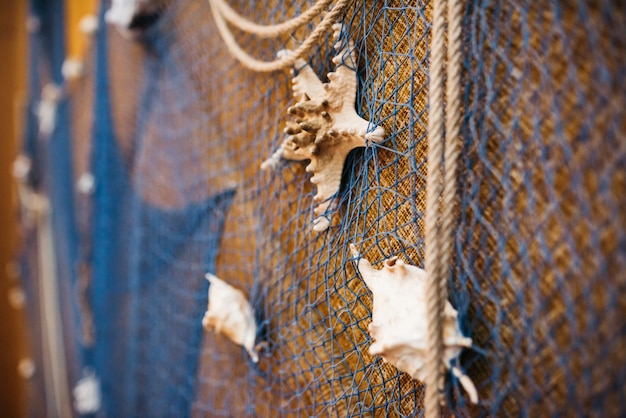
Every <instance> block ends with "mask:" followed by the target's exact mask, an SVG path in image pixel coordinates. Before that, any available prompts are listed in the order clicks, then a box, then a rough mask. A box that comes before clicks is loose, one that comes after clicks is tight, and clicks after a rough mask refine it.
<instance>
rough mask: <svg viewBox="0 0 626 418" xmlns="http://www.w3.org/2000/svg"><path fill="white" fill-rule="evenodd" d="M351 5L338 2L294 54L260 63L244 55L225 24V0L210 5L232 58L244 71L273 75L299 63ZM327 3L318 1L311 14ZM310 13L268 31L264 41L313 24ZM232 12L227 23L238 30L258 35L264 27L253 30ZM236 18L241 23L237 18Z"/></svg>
mask: <svg viewBox="0 0 626 418" xmlns="http://www.w3.org/2000/svg"><path fill="white" fill-rule="evenodd" d="M348 1H349V0H339V1H337V3H336V4H335V6H334V7H333V8H332V10H331V11H330V12H328V13H327V14H326V16H324V19H322V21H321V22H320V23H319V24H318V25H317V26H316V27H315V29H314V30H313V32H311V34H310V35H309V36H308V38H306V39H305V41H304V42H303V43H302V44H301V45H300V46H299V47H298V48H297V49H296V50H295V51H293V52H292V53H290V54H284V55H283V56H281V57H280V58H278V59H276V60H274V61H261V60H258V59H256V58H254V57H252V56H251V55H250V54H248V53H247V52H246V51H244V50H243V49H242V48H241V47H240V46H239V44H238V43H237V41H236V40H235V37H234V36H233V34H232V32H231V31H230V29H229V28H228V24H227V22H226V20H227V17H226V15H228V12H226V15H225V14H224V10H225V9H223V7H224V6H225V4H224V3H223V2H222V0H209V3H210V4H211V12H212V14H213V18H214V20H215V24H216V26H217V29H218V31H219V33H220V36H221V37H222V39H223V40H224V43H225V44H226V46H227V48H228V50H229V52H230V53H231V55H232V56H233V57H235V58H236V59H237V60H238V61H239V62H240V63H241V64H242V65H243V66H244V67H246V68H248V69H250V70H252V71H256V72H266V73H269V72H272V71H280V70H284V69H286V68H289V67H292V66H293V65H294V64H295V62H296V61H297V60H298V58H300V57H302V56H303V55H305V54H306V53H307V52H308V51H309V50H310V49H311V48H312V47H313V46H314V45H315V44H316V43H317V42H318V41H319V40H320V38H321V37H322V36H323V35H324V34H326V33H327V32H328V31H329V29H330V28H331V27H332V25H333V24H334V23H335V22H336V21H337V20H338V19H339V17H340V16H341V15H342V14H343V11H344V9H345V7H346V5H347V4H348ZM328 3H330V2H328V1H327V0H319V1H318V3H316V4H315V5H314V6H313V8H312V9H311V10H315V11H317V12H318V13H321V11H322V10H323V8H324V7H325V5H327V4H328ZM311 10H309V11H308V12H305V13H304V14H302V15H301V16H300V17H298V18H294V19H292V20H290V21H287V22H285V23H284V24H282V25H274V29H272V30H268V31H267V32H265V35H263V36H262V37H268V36H269V35H270V34H272V35H274V34H276V33H278V32H282V33H285V32H287V31H288V30H291V28H292V27H293V28H294V29H295V28H296V27H298V26H300V25H303V24H305V23H307V19H308V22H310V21H311V20H312V19H313V17H315V14H314V13H313V12H311ZM231 11H232V13H233V14H231V15H229V17H228V19H230V20H229V21H230V22H231V23H232V24H233V25H234V26H236V27H237V28H238V29H240V30H243V31H248V32H250V30H256V31H258V28H260V27H262V26H260V25H256V24H254V28H253V27H251V26H250V25H247V24H245V23H244V22H248V21H247V20H245V19H243V18H242V17H241V16H239V15H237V14H236V12H235V11H234V10H232V9H231ZM236 16H238V17H239V18H241V19H239V18H237V17H236ZM248 23H252V22H248ZM244 28H245V29H244ZM270 28H271V27H270ZM288 28H289V29H288ZM261 32H263V31H261ZM250 33H254V32H250ZM276 36H278V35H276Z"/></svg>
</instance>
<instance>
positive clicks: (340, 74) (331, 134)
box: [261, 25, 385, 232]
mask: <svg viewBox="0 0 626 418" xmlns="http://www.w3.org/2000/svg"><path fill="white" fill-rule="evenodd" d="M333 28H334V30H335V32H334V39H335V40H337V39H338V38H339V34H340V32H341V25H335V26H333ZM350 50H351V51H352V52H349V51H350ZM289 53H290V52H289V51H280V53H279V57H284V56H285V55H286V54H289ZM333 62H334V63H335V64H341V63H344V62H356V57H355V54H354V45H353V43H352V42H348V45H347V46H345V47H344V48H343V49H341V50H339V51H338V53H337V56H335V57H334V58H333ZM294 66H295V68H299V70H298V75H296V76H295V77H294V78H293V80H292V83H293V86H292V89H293V92H294V96H295V97H297V98H298V103H297V104H296V105H295V106H291V107H289V109H288V113H290V114H292V115H294V117H295V118H296V120H295V121H289V122H287V127H286V128H285V133H286V134H288V136H287V137H286V138H285V139H284V140H283V143H282V144H281V146H280V147H279V148H278V150H277V151H276V152H274V154H273V155H272V156H271V157H270V158H269V159H267V160H266V161H264V162H263V163H262V164H261V169H267V168H273V167H275V166H276V165H277V163H278V161H279V160H280V159H286V160H294V161H301V160H309V161H310V163H309V165H308V167H307V172H312V173H313V174H314V176H313V177H314V178H316V179H317V181H316V183H315V184H316V187H317V194H318V195H319V196H320V198H319V199H316V206H315V210H314V213H315V216H316V219H315V220H314V221H313V223H314V225H315V226H314V227H313V230H315V231H318V232H319V231H325V230H326V229H328V227H329V226H330V224H331V222H330V219H329V215H328V214H327V210H328V209H329V208H330V207H331V206H332V204H333V199H334V197H335V195H336V194H337V191H338V190H339V186H340V185H341V173H342V171H343V166H344V163H345V160H346V157H347V156H348V153H350V151H352V150H353V149H354V148H357V147H364V146H365V145H366V141H372V142H380V141H382V140H383V139H384V135H385V130H384V129H383V128H382V127H380V126H378V127H374V129H373V130H372V131H371V132H369V133H366V132H367V128H368V126H369V125H370V123H369V122H368V121H366V120H365V119H363V118H361V117H360V116H359V115H358V114H357V113H356V110H355V107H354V103H355V101H356V90H357V78H356V73H355V71H354V70H353V69H351V68H349V67H348V66H346V65H339V66H338V67H337V68H336V69H335V71H333V72H330V73H328V75H327V76H328V78H329V80H330V82H328V83H322V82H321V81H320V79H319V78H318V76H317V75H316V74H315V73H314V72H313V70H312V69H311V67H310V66H309V65H308V64H307V63H306V62H304V60H302V59H298V60H297V61H296V63H295V64H294ZM321 217H324V219H321Z"/></svg>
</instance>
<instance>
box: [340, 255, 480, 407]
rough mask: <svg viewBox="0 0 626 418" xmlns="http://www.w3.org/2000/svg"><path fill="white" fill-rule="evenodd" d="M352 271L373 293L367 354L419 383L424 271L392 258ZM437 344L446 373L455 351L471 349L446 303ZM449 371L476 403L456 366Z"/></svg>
mask: <svg viewBox="0 0 626 418" xmlns="http://www.w3.org/2000/svg"><path fill="white" fill-rule="evenodd" d="M350 250H351V252H352V254H353V255H354V256H355V257H358V256H359V252H358V251H357V249H356V247H355V246H354V245H353V244H350ZM358 270H359V272H360V273H361V275H362V276H363V280H364V281H365V284H366V285H367V287H368V288H369V289H370V290H371V291H372V294H373V309H372V322H371V323H370V325H369V333H370V336H371V337H372V338H373V339H374V340H375V341H374V342H373V343H372V345H371V346H370V349H369V352H370V354H371V355H374V356H375V355H380V356H382V358H383V360H384V361H386V362H389V363H391V364H393V365H394V366H396V367H397V368H398V369H399V370H401V371H403V372H405V373H408V374H409V375H411V376H412V377H413V378H416V379H419V380H422V381H423V380H424V369H423V367H424V360H425V358H426V342H427V322H426V318H427V315H426V295H425V285H426V280H427V275H426V271H424V270H423V269H421V268H419V267H415V266H412V265H409V264H406V263H404V262H403V261H402V260H399V259H398V258H397V257H393V258H390V259H387V260H385V262H384V266H383V269H382V270H377V269H375V268H373V267H372V265H371V264H370V262H369V261H368V260H367V259H365V258H361V259H360V260H359V261H358ZM443 345H444V352H443V361H444V363H445V365H446V367H447V368H449V369H450V368H451V361H452V360H453V359H456V358H457V357H458V356H459V354H460V353H461V350H462V349H463V348H464V347H471V346H472V340H471V338H468V337H464V336H463V335H462V334H461V330H460V329H459V325H458V321H457V311H456V310H455V309H454V307H452V305H451V304H450V302H448V301H446V305H445V309H444V323H443ZM452 372H453V373H454V375H455V376H456V377H457V378H458V379H459V381H460V383H461V385H462V386H463V388H464V389H465V391H466V392H467V394H468V395H469V398H470V400H471V401H472V402H473V403H477V402H478V393H477V391H476V387H475V386H474V383H473V382H472V380H471V379H470V378H469V377H468V376H467V375H465V374H464V373H463V372H462V371H461V369H460V368H458V367H457V366H452Z"/></svg>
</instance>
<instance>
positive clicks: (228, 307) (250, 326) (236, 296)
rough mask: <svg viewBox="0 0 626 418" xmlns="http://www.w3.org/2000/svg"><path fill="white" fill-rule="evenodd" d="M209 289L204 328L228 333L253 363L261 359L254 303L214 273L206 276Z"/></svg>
mask: <svg viewBox="0 0 626 418" xmlns="http://www.w3.org/2000/svg"><path fill="white" fill-rule="evenodd" d="M206 278H207V280H208V281H209V282H210V283H211V285H210V286H209V306H208V309H207V311H206V313H205V314H204V318H202V326H203V327H204V328H205V329H207V330H215V331H217V332H219V333H222V334H224V335H225V336H226V337H228V338H229V339H230V340H231V341H233V342H234V343H235V344H238V345H241V346H243V347H244V348H245V349H246V351H248V354H250V357H251V358H252V361H254V362H255V363H257V362H258V361H259V356H258V352H257V349H256V347H255V345H254V341H255V339H256V328H257V326H256V320H255V319H254V312H253V311H252V307H251V306H250V302H248V299H246V297H245V295H244V294H243V292H242V291H241V290H239V289H236V288H234V287H233V286H231V285H229V284H228V283H226V282H225V281H224V280H222V279H220V278H219V277H216V276H214V275H212V274H210V273H209V274H207V275H206Z"/></svg>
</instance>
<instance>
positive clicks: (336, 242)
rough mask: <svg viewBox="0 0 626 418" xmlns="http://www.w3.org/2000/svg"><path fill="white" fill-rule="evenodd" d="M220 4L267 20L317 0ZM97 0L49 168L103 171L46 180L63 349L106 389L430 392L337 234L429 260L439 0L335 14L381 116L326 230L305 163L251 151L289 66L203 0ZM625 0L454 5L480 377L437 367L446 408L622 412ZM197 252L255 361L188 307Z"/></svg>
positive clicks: (375, 403) (336, 408)
mask: <svg viewBox="0 0 626 418" xmlns="http://www.w3.org/2000/svg"><path fill="white" fill-rule="evenodd" d="M229 4H231V6H232V7H233V8H234V9H235V10H236V11H237V12H238V13H240V14H241V15H243V16H245V17H246V18H247V19H249V20H251V21H254V22H257V23H259V24H271V23H279V22H282V21H285V20H287V19H288V18H290V17H294V16H298V15H300V14H302V13H303V12H304V11H306V10H308V9H309V8H310V7H311V6H312V4H313V2H312V1H309V2H304V1H301V0H298V1H286V2H278V1H275V0H262V1H259V2H245V1H237V2H229ZM109 7H110V5H109V4H107V2H104V4H102V5H101V8H100V13H99V16H100V17H99V20H100V24H99V29H98V31H97V33H96V35H95V37H94V39H93V42H92V43H91V54H90V55H89V56H88V58H87V59H86V66H85V72H84V75H83V77H82V78H80V80H77V81H75V82H74V84H73V85H71V86H70V87H71V88H69V89H68V91H69V93H68V100H69V104H70V105H71V112H69V113H68V118H67V119H59V120H57V124H62V125H65V126H66V128H65V134H64V135H65V136H66V137H67V138H66V139H65V141H66V144H67V146H68V148H67V149H64V152H66V154H64V155H66V156H71V161H69V164H68V165H66V166H64V167H72V171H71V173H66V171H67V170H65V171H63V170H60V171H58V172H54V173H49V175H50V176H52V177H54V178H61V179H65V180H64V181H65V183H64V184H66V185H69V184H74V183H76V182H80V180H81V179H84V178H85V177H84V176H85V175H91V176H92V177H93V180H94V187H93V189H92V190H91V189H86V190H87V191H86V192H85V190H83V192H81V191H80V190H77V189H76V188H75V187H73V186H71V188H70V189H69V190H75V191H76V192H75V193H73V194H71V195H69V196H68V189H66V190H65V191H64V192H61V191H60V190H59V188H54V187H51V188H49V189H47V190H48V192H49V193H50V194H51V195H52V194H57V195H59V194H60V193H65V194H63V195H62V196H65V197H64V199H66V200H68V201H69V200H71V202H72V205H73V206H72V210H71V211H67V212H65V215H64V216H66V217H67V219H68V225H71V227H72V228H74V229H73V230H71V231H67V230H59V231H57V233H58V234H59V236H71V237H72V239H75V240H76V244H75V246H72V247H71V248H74V250H73V252H70V253H68V255H67V257H66V258H67V260H68V261H67V263H68V265H72V266H76V267H75V272H74V273H73V274H74V276H73V278H72V280H71V281H70V282H69V283H74V285H72V286H74V289H75V290H74V291H73V292H74V293H72V294H74V295H76V296H75V297H73V298H72V299H69V300H68V302H67V303H68V306H71V307H72V309H74V311H73V312H74V313H75V315H74V316H72V320H69V319H68V321H67V322H66V328H68V329H70V330H72V333H73V334H72V335H74V334H75V337H73V338H74V340H75V341H76V342H75V346H76V347H77V349H76V350H77V351H79V352H80V353H82V355H80V356H79V355H76V356H73V357H70V362H73V363H74V365H73V367H75V368H76V370H84V368H85V367H89V368H91V369H93V370H95V373H96V375H97V376H98V379H99V381H100V390H101V395H102V405H101V408H100V413H101V414H102V415H104V416H112V417H113V416H192V415H193V416H212V417H213V416H326V415H329V416H341V417H343V416H361V415H367V416H372V415H373V416H420V415H422V414H423V406H422V402H423V397H424V386H423V385H422V383H421V382H419V381H418V380H415V379H412V378H411V377H410V376H408V375H407V374H404V373H400V372H398V370H397V369H396V368H395V367H394V366H393V365H391V364H389V363H385V362H383V360H382V359H381V358H380V357H376V356H372V355H370V354H369V352H368V348H369V346H370V344H371V338H370V336H369V333H368V325H369V323H370V322H371V314H372V295H371V293H370V291H369V290H368V289H367V287H366V286H365V284H364V282H363V281H362V278H361V276H360V275H359V274H358V273H357V271H356V269H355V265H354V260H353V259H352V256H351V255H350V252H349V250H348V244H350V243H354V244H355V245H356V246H357V247H358V248H359V250H360V252H361V254H362V256H364V257H366V258H367V259H369V260H370V261H371V262H372V264H374V265H375V266H376V267H378V268H380V266H381V264H382V261H383V260H384V259H387V258H389V257H392V256H399V257H400V258H401V259H403V260H405V261H407V262H410V263H411V264H414V265H416V266H420V267H423V266H424V223H425V207H426V205H425V203H426V179H427V174H428V173H427V170H426V154H427V151H428V142H427V139H426V135H427V122H428V102H429V96H428V81H429V80H428V77H429V71H428V63H429V57H430V54H431V49H430V41H431V39H430V30H431V22H432V4H431V3H430V2H421V1H418V2H415V1H406V2H404V1H401V0H390V1H373V0H365V1H353V2H350V3H349V5H348V7H347V8H346V10H345V13H344V14H343V15H342V18H341V21H340V23H341V24H342V30H341V33H340V35H339V39H338V43H339V44H342V45H348V43H349V41H350V40H351V41H353V42H354V50H355V52H356V62H349V61H345V62H342V63H340V65H348V66H351V67H352V68H354V69H355V71H356V73H357V76H358V87H357V96H356V103H355V107H356V110H357V113H358V114H359V115H360V116H361V117H363V118H364V119H366V120H368V121H370V126H372V127H374V126H382V127H384V129H385V132H386V135H385V140H384V141H383V142H381V143H372V142H368V143H367V145H366V147H364V148H357V149H355V150H353V151H352V152H351V153H350V154H349V156H348V158H347V160H346V162H345V165H344V168H343V174H342V184H341V187H340V190H339V192H338V194H337V196H336V200H335V203H334V204H333V205H332V206H331V208H330V212H329V213H328V215H329V217H330V218H331V219H332V223H331V225H330V227H329V228H328V230H327V231H324V232H320V233H318V232H315V231H313V230H312V226H313V220H314V218H316V216H317V215H315V214H314V213H313V208H314V206H315V203H314V196H315V193H316V192H315V187H314V185H313V184H311V182H310V181H309V180H310V177H311V175H310V173H307V172H306V171H305V165H306V164H305V163H301V162H292V161H286V160H285V161H283V162H281V163H279V164H278V165H277V167H275V168H273V169H269V170H261V168H260V166H261V163H262V162H263V161H264V160H266V159H267V158H268V157H270V156H271V155H272V153H273V152H274V151H275V150H276V149H277V148H278V147H279V145H280V144H281V142H282V141H283V138H284V133H283V128H284V127H285V124H286V122H287V121H288V120H290V117H291V116H290V115H289V114H288V112H287V108H288V107H289V106H291V105H293V104H294V98H293V92H292V90H291V82H290V79H291V78H292V76H291V75H290V74H289V73H288V71H279V72H274V73H269V74H264V73H258V72H254V71H251V70H248V69H246V68H244V67H243V66H242V65H241V64H239V63H238V62H237V61H236V60H235V59H234V58H233V57H232V56H231V54H230V52H229V50H228V48H227V46H226V45H225V44H224V42H223V41H222V38H221V37H220V34H219V33H218V29H217V27H216V25H215V22H214V20H213V17H212V14H211V9H210V6H209V4H208V2H207V1H206V0H189V1H172V2H167V4H166V3H163V4H161V3H159V4H158V7H155V8H149V9H147V11H146V12H145V13H144V14H143V15H142V16H141V18H140V19H136V20H135V21H134V23H133V25H132V27H133V30H134V31H135V35H136V36H135V38H134V39H132V40H131V39H126V38H124V37H123V36H120V34H119V33H118V32H117V31H116V30H115V29H114V28H113V27H111V26H107V25H106V24H105V23H104V11H105V10H107V9H108V8H109ZM622 8H623V7H622V6H621V5H619V4H617V3H611V2H604V3H603V2H584V1H581V2H577V3H576V4H575V5H570V4H569V3H568V2H560V1H556V0H554V1H551V2H548V3H546V4H542V5H535V4H534V3H532V2H527V3H519V4H518V3H517V2H501V3H497V4H491V3H490V2H468V4H467V5H465V6H464V10H463V20H462V22H463V28H462V39H463V48H462V56H463V72H462V80H463V84H462V85H463V92H462V98H463V100H462V109H461V111H462V114H463V115H464V117H463V124H462V129H461V143H462V150H461V157H460V158H461V168H460V169H459V173H458V204H457V211H456V212H457V220H458V222H457V224H456V226H455V230H454V243H455V253H454V256H453V260H454V264H453V268H452V272H451V273H452V274H451V279H450V280H449V299H450V301H451V302H452V304H453V305H454V306H455V308H456V309H457V310H458V312H459V323H460V326H461V329H462V331H463V333H464V334H465V335H467V336H470V337H471V338H472V339H473V341H474V347H473V348H472V349H468V350H465V351H464V353H463V355H462V356H461V359H460V364H461V366H462V367H463V369H465V370H466V373H467V374H468V375H469V376H470V377H471V378H472V380H473V381H474V382H475V384H476V386H477V389H478V393H479V397H480V402H479V404H478V405H471V404H470V403H469V401H468V399H467V398H466V395H465V393H464V392H463V390H462V389H461V387H460V384H459V382H458V381H457V379H456V378H455V377H453V376H451V375H449V376H446V389H445V395H446V401H447V403H446V404H447V407H448V409H449V411H448V412H449V413H452V414H454V415H458V416H503V415H504V416H506V415H514V416H516V415H522V416H558V415H566V416H570V415H588V414H592V415H593V414H595V415H602V416H619V415H620V413H621V411H620V409H621V404H622V401H623V396H622V395H621V392H622V391H621V388H623V386H624V383H625V379H626V366H625V365H626V358H625V357H626V355H625V354H624V350H623V348H624V344H625V343H626V323H625V322H624V318H626V304H625V302H624V300H623V298H620V295H621V294H622V293H623V292H624V291H626V276H624V274H623V271H624V268H625V267H626V232H625V231H626V199H625V198H624V191H625V190H626V178H625V173H624V167H625V166H626V141H624V139H623V138H624V135H625V134H626V126H625V123H624V120H625V119H624V109H625V108H626V94H625V93H624V89H623V88H622V86H623V85H625V83H626V80H625V78H626V61H625V60H624V57H625V56H626V54H625V53H626V31H624V28H625V27H626V21H625V20H626V13H624V12H626V11H625V10H621V9H622ZM320 21H321V17H319V18H316V19H314V20H313V21H312V22H311V23H309V24H307V25H305V26H303V27H301V28H299V29H297V30H295V31H293V32H292V33H287V34H286V35H285V36H283V37H279V38H277V39H259V38H258V37H255V36H254V35H250V34H246V33H242V32H239V31H237V30H234V36H235V38H236V39H237V40H238V43H239V44H240V45H242V46H243V48H244V49H245V50H246V51H247V52H248V53H250V54H251V55H252V56H254V57H256V58H258V59H263V60H272V59H274V58H275V55H276V52H277V51H279V50H281V49H296V48H297V46H298V45H300V44H301V43H302V42H303V40H304V39H305V38H306V37H307V36H308V35H309V34H310V33H311V32H312V31H313V29H314V28H315V26H316V25H317V24H319V23H320ZM333 43H334V40H333V38H332V33H330V32H329V33H328V34H325V35H324V36H323V37H322V38H321V39H320V40H319V42H318V43H317V44H316V45H315V47H314V48H313V49H312V50H311V51H310V52H309V53H308V54H307V55H306V56H305V57H304V58H305V60H306V61H307V62H308V63H309V64H310V65H311V67H312V68H313V70H314V71H315V73H316V74H318V76H319V77H320V79H321V80H322V81H328V79H327V78H326V76H325V74H327V73H328V72H329V71H332V70H333V69H334V68H335V64H333V63H332V61H331V57H332V56H334V55H335V52H334V50H333ZM32 123H34V122H32ZM59 126H60V125H59ZM41 155H42V158H45V159H49V160H50V163H51V164H60V161H59V160H54V159H53V157H52V153H42V154H41ZM68 158H69V157H68ZM67 162H68V161H66V163H67ZM59 173H61V174H59ZM63 173H65V174H63ZM55 176H56V177H55ZM59 176H61V177H59ZM63 176H65V177H63ZM69 177H71V181H70V179H69ZM88 177H89V176H87V178H88ZM73 245H74V244H73ZM207 272H210V273H213V274H215V275H217V276H219V277H220V278H222V279H223V280H225V281H227V282H228V283H230V284H231V285H233V286H235V287H237V288H239V289H242V290H243V291H244V293H245V294H246V295H247V296H248V297H249V300H250V303H251V305H252V307H253V309H254V311H255V315H256V320H257V324H258V329H257V342H258V343H261V344H260V347H262V349H261V352H260V360H259V362H258V363H254V362H253V361H252V360H251V359H250V357H249V356H248V354H247V353H246V352H245V350H244V349H243V348H242V347H239V346H237V345H235V344H234V343H232V342H231V341H230V340H228V339H227V338H226V337H224V336H223V335H221V334H218V333H214V332H205V331H203V330H202V324H201V321H202V316H203V313H204V311H205V310H206V305H207V289H208V286H209V284H208V282H207V281H206V280H205V279H204V275H205V273H207ZM70 287H71V286H70ZM65 291H68V292H69V291H70V290H68V289H65ZM61 294H64V293H63V292H61ZM79 374H80V373H78V372H74V374H71V376H70V378H69V381H70V385H74V384H75V383H76V380H77V379H78V378H79V377H80V376H79Z"/></svg>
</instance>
